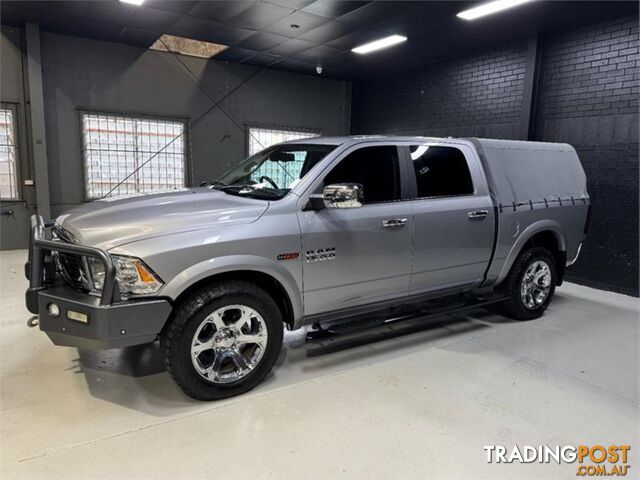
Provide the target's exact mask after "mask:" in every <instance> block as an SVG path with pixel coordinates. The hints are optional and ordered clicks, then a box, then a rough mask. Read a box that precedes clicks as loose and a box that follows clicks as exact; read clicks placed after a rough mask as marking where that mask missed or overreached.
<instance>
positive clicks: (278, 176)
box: [248, 127, 322, 185]
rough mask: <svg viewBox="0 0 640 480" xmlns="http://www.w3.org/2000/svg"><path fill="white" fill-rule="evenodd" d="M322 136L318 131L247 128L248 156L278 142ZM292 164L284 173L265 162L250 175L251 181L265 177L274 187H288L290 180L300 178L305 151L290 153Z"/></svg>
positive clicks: (276, 165)
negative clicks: (270, 180) (292, 157)
mask: <svg viewBox="0 0 640 480" xmlns="http://www.w3.org/2000/svg"><path fill="white" fill-rule="evenodd" d="M320 135H322V132H321V131H320V130H302V129H299V130H298V129H286V130H285V129H276V128H260V127H249V130H248V136H249V139H248V143H249V155H250V156H251V155H254V154H256V153H258V152H259V151H260V150H264V149H265V148H267V147H270V146H271V145H274V144H276V143H280V142H289V141H292V140H299V139H302V138H311V137H318V136H320ZM292 153H293V156H294V162H291V163H290V164H289V165H288V166H287V169H286V171H285V170H284V169H283V168H282V167H281V166H279V165H278V163H277V162H265V163H263V164H262V165H261V166H260V167H259V168H258V169H256V170H255V171H254V172H253V173H252V174H251V179H252V180H254V181H259V179H260V177H262V176H267V177H269V178H271V179H272V180H273V181H274V182H275V183H276V185H288V184H289V183H291V179H292V178H300V172H301V170H302V166H303V164H304V161H305V158H306V156H307V152H306V151H300V152H292Z"/></svg>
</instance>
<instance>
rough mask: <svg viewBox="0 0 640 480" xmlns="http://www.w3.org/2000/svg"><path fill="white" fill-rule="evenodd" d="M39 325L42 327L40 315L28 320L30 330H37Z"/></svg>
mask: <svg viewBox="0 0 640 480" xmlns="http://www.w3.org/2000/svg"><path fill="white" fill-rule="evenodd" d="M38 325H40V319H39V318H38V315H34V316H33V317H31V318H30V319H29V320H27V327H29V328H35V327H37V326H38Z"/></svg>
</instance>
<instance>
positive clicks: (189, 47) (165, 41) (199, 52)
mask: <svg viewBox="0 0 640 480" xmlns="http://www.w3.org/2000/svg"><path fill="white" fill-rule="evenodd" d="M226 48H227V46H226V45H220V44H217V43H211V42H203V41H201V40H194V39H192V38H184V37H176V36H174V35H167V34H166V33H165V34H164V35H162V36H161V37H160V38H158V39H157V40H156V41H155V42H153V45H151V46H150V47H149V49H151V50H159V51H161V52H173V53H180V54H181V55H190V56H192V57H200V58H211V57H213V56H215V55H217V54H219V53H220V52H221V51H223V50H224V49H226Z"/></svg>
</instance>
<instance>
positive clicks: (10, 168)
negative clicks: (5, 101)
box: [0, 108, 18, 200]
mask: <svg viewBox="0 0 640 480" xmlns="http://www.w3.org/2000/svg"><path fill="white" fill-rule="evenodd" d="M17 148H18V147H17V142H16V128H15V115H14V111H13V110H11V109H9V108H0V198H2V199H3V200H14V199H17V198H18V175H17V173H16V159H17Z"/></svg>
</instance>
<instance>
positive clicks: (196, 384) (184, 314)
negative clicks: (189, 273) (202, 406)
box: [160, 281, 283, 400]
mask: <svg viewBox="0 0 640 480" xmlns="http://www.w3.org/2000/svg"><path fill="white" fill-rule="evenodd" d="M282 324H283V320H282V314H281V313H280V309H279V308H278V306H277V305H276V303H275V302H274V300H273V299H272V298H271V297H270V296H269V295H268V294H267V293H266V292H265V291H264V290H262V289H260V288H258V287H257V286H255V285H253V284H251V283H248V282H242V281H229V282H224V283H219V284H214V285H211V286H208V287H205V288H203V289H201V290H198V291H196V292H194V293H193V294H192V295H190V296H189V297H188V298H187V299H186V300H185V301H183V302H182V303H181V304H179V305H178V306H177V307H176V309H175V313H174V315H173V317H172V319H171V321H170V323H169V324H168V326H167V327H166V328H165V330H164V332H163V333H162V335H161V338H160V344H161V348H162V351H163V353H164V357H165V363H166V365H167V370H168V371H169V373H170V374H171V376H172V377H173V378H174V380H175V381H176V383H177V384H178V385H179V386H180V388H182V390H183V391H184V392H185V393H186V394H187V395H189V396H190V397H192V398H195V399H196V400H219V399H222V398H227V397H232V396H235V395H239V394H241V393H244V392H247V391H248V390H251V389H252V388H253V387H255V386H256V385H257V384H258V383H260V382H261V381H262V380H263V379H264V377H265V376H266V375H267V374H268V373H269V371H270V370H271V367H273V364H274V363H275V361H276V359H277V358H278V355H279V353H280V349H281V348H282V337H283V325H282Z"/></svg>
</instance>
